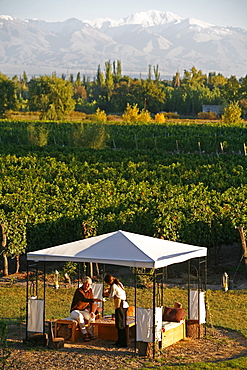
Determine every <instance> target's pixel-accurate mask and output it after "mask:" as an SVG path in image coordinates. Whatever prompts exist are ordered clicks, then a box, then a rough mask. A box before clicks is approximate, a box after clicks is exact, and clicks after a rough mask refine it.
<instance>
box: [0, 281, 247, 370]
mask: <svg viewBox="0 0 247 370" xmlns="http://www.w3.org/2000/svg"><path fill="white" fill-rule="evenodd" d="M74 290H75V289H74V288H59V289H58V290H55V289H53V288H47V289H46V318H47V319H56V318H61V317H66V316H68V315H69V310H70V304H71V299H72V296H73V293H74ZM126 290H127V295H128V298H129V303H130V304H131V305H132V304H133V303H134V290H133V288H131V287H130V288H128V287H127V288H126ZM151 294H152V292H151V289H150V290H148V289H138V294H137V305H140V303H139V302H140V301H141V302H142V303H141V304H142V306H143V307H150V303H148V302H151V300H150V297H151ZM187 294H188V292H187V289H181V288H169V289H168V288H166V289H165V291H164V297H165V305H168V306H169V305H173V303H174V301H175V300H179V301H181V302H182V303H183V306H184V307H185V309H186V310H187ZM207 302H208V314H209V315H208V317H209V318H210V323H212V324H213V325H214V326H215V327H222V328H225V329H228V330H235V331H238V332H239V333H241V334H242V335H243V336H244V337H245V338H247V325H246V317H247V290H230V291H228V292H224V291H220V290H217V291H210V290H209V291H207ZM25 305H26V289H25V287H22V286H17V285H15V284H13V285H10V286H2V287H0V317H1V318H3V319H4V320H6V321H7V322H8V323H18V322H23V320H25ZM105 312H106V313H110V312H113V307H112V302H110V301H109V300H108V301H106V303H105ZM147 368H148V367H146V369H147ZM157 368H159V369H160V370H165V369H173V370H179V369H246V368H247V358H245V357H242V358H238V359H235V360H231V361H223V362H219V363H197V364H191V365H188V364H187V365H186V366H185V365H183V366H182V365H179V366H177V365H176V366H162V364H161V363H159V362H157ZM142 370H144V368H143V369H142Z"/></svg>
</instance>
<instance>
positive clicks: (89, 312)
mask: <svg viewBox="0 0 247 370" xmlns="http://www.w3.org/2000/svg"><path fill="white" fill-rule="evenodd" d="M91 286H92V280H91V278H90V277H88V276H86V277H85V279H84V280H83V284H82V286H81V287H80V288H77V289H76V291H75V294H74V297H73V301H72V304H71V309H70V317H71V318H72V319H74V320H77V321H78V323H79V327H80V330H81V332H82V335H83V338H84V341H85V342H88V341H90V339H95V337H94V336H93V328H92V325H90V323H91V322H92V321H93V320H95V311H96V309H97V305H96V304H94V302H101V301H102V300H101V299H97V298H93V292H92V288H91ZM84 319H86V320H88V330H87V329H86V327H85V320H84Z"/></svg>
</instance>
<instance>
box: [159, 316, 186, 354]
mask: <svg viewBox="0 0 247 370" xmlns="http://www.w3.org/2000/svg"><path fill="white" fill-rule="evenodd" d="M172 324H173V325H171V324H169V325H167V328H166V325H165V326H164V332H162V341H161V348H166V347H168V346H171V345H172V344H174V343H177V342H179V341H180V340H182V339H184V338H185V321H184V320H182V321H181V322H180V323H172Z"/></svg>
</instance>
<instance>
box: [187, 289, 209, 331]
mask: <svg viewBox="0 0 247 370" xmlns="http://www.w3.org/2000/svg"><path fill="white" fill-rule="evenodd" d="M198 294H199V296H198ZM198 306H199V310H198ZM189 309H190V319H192V320H199V324H204V323H205V322H206V307H205V292H200V291H198V290H190V308H189ZM198 313H199V317H198Z"/></svg>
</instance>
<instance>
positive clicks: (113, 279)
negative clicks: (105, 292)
mask: <svg viewBox="0 0 247 370" xmlns="http://www.w3.org/2000/svg"><path fill="white" fill-rule="evenodd" d="M104 280H105V283H106V284H110V282H111V281H112V284H116V285H118V286H120V287H121V288H123V286H122V284H121V283H120V281H119V280H118V279H117V278H114V276H112V275H106V276H105V279H104Z"/></svg>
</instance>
